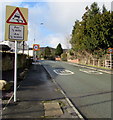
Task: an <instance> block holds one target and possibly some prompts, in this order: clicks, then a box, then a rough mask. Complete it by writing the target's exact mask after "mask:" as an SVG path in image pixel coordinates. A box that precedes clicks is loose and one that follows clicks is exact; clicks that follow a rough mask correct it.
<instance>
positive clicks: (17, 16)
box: [6, 7, 27, 25]
mask: <svg viewBox="0 0 113 120" xmlns="http://www.w3.org/2000/svg"><path fill="white" fill-rule="evenodd" d="M6 22H7V23H13V24H22V25H27V22H26V20H25V18H24V16H23V15H22V13H21V11H20V9H19V8H18V7H17V8H16V9H15V10H14V12H13V13H12V14H11V16H10V17H9V18H8V20H7V21H6Z"/></svg>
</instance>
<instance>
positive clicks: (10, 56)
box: [0, 52, 27, 71]
mask: <svg viewBox="0 0 113 120" xmlns="http://www.w3.org/2000/svg"><path fill="white" fill-rule="evenodd" d="M1 56H2V57H1V59H0V64H2V67H1V68H0V69H1V70H3V71H6V70H11V69H13V68H14V56H15V54H14V53H6V52H2V53H1ZM17 56H18V57H17V59H18V62H17V64H18V65H17V66H18V68H21V67H24V66H25V65H26V57H27V56H26V55H23V54H18V55H17Z"/></svg>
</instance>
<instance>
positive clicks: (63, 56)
mask: <svg viewBox="0 0 113 120" xmlns="http://www.w3.org/2000/svg"><path fill="white" fill-rule="evenodd" d="M61 60H62V61H67V54H66V53H62V54H61Z"/></svg>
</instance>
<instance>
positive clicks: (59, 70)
mask: <svg viewBox="0 0 113 120" xmlns="http://www.w3.org/2000/svg"><path fill="white" fill-rule="evenodd" d="M53 71H54V72H55V73H56V74H58V75H72V74H74V72H72V71H70V70H65V69H55V70H53Z"/></svg>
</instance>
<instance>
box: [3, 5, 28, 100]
mask: <svg viewBox="0 0 113 120" xmlns="http://www.w3.org/2000/svg"><path fill="white" fill-rule="evenodd" d="M27 23H28V9H27V8H20V7H14V6H6V23H5V40H9V41H14V42H15V63H14V102H16V101H17V94H16V92H17V44H18V41H27V37H28V25H27Z"/></svg>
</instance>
